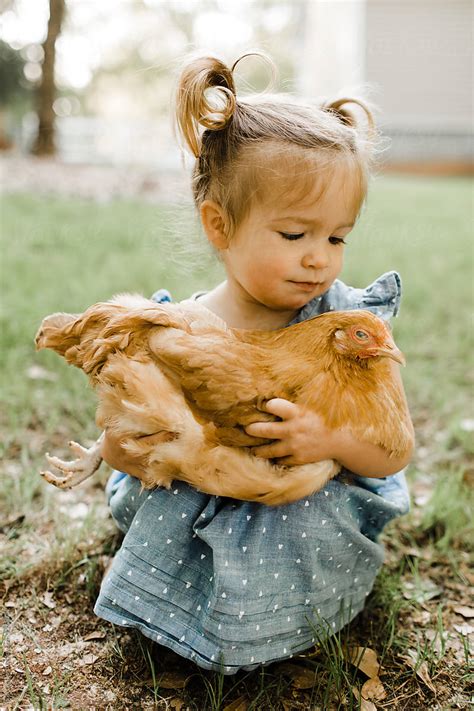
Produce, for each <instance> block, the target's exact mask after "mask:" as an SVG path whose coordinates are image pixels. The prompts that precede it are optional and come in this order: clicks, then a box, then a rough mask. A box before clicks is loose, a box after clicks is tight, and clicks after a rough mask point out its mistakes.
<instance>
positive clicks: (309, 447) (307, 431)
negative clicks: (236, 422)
mask: <svg viewBox="0 0 474 711" xmlns="http://www.w3.org/2000/svg"><path fill="white" fill-rule="evenodd" d="M265 409H266V411H267V412H270V413H272V414H273V415H277V417H280V418H281V422H254V423H253V424H251V425H247V427H246V428H245V431H246V432H247V434H249V435H252V436H253V437H263V438H267V439H274V440H276V441H275V442H274V443H272V444H263V445H261V446H259V447H254V448H253V449H252V454H254V455H255V456H257V457H264V458H265V459H278V464H285V465H291V466H294V465H299V464H309V463H310V462H321V461H323V460H324V459H335V451H334V432H333V431H331V430H329V429H328V428H327V427H326V426H325V424H324V422H323V420H322V418H321V417H319V415H317V414H316V413H315V412H312V411H311V410H307V409H306V408H304V407H302V406H301V405H295V404H294V403H293V402H290V401H289V400H284V399H283V398H274V399H273V400H268V402H267V403H266V405H265Z"/></svg>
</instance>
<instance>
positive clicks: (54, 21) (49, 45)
mask: <svg viewBox="0 0 474 711" xmlns="http://www.w3.org/2000/svg"><path fill="white" fill-rule="evenodd" d="M64 12H65V0H49V22H48V34H47V36H46V39H45V41H44V43H43V51H44V59H43V72H42V76H41V81H40V84H39V86H38V93H37V112H38V121H39V124H38V135H37V137H36V140H35V143H34V145H33V148H32V151H31V152H32V153H33V154H34V155H37V156H46V155H53V154H54V153H55V151H56V147H55V143H54V110H53V102H54V97H55V94H56V85H55V82H54V62H55V58H56V39H57V38H58V35H59V33H60V32H61V24H62V21H63V17H64Z"/></svg>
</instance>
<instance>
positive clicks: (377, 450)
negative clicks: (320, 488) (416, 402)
mask: <svg viewBox="0 0 474 711" xmlns="http://www.w3.org/2000/svg"><path fill="white" fill-rule="evenodd" d="M266 410H268V412H271V413H272V414H274V415H277V416H278V417H280V418H281V420H282V421H281V422H256V423H254V424H252V425H248V426H247V427H246V428H245V431H246V432H247V434H250V435H253V436H254V437H267V438H268V439H275V440H276V441H275V442H274V443H272V444H269V445H262V446H260V447H255V448H254V449H253V450H252V451H253V453H254V454H255V455H256V456H257V457H264V458H265V459H278V463H279V464H286V465H299V464H309V463H311V462H320V461H323V460H325V459H334V460H335V461H336V462H339V464H341V465H342V466H343V467H345V468H346V469H349V470H350V471H351V472H354V474H359V475H360V476H366V477H374V478H381V477H385V476H389V475H390V474H395V473H396V472H398V471H400V470H401V469H403V468H404V467H405V466H406V465H407V464H408V463H409V461H410V459H411V456H412V452H413V442H414V435H413V426H412V424H411V421H410V423H409V426H410V429H411V433H412V442H411V446H410V447H409V451H407V452H406V454H405V455H404V456H403V457H390V456H389V455H388V452H387V451H386V450H384V449H382V447H378V446H377V445H374V444H370V443H368V442H363V441H360V440H358V439H356V438H355V437H354V435H353V434H352V433H351V432H350V431H349V430H346V429H340V430H330V429H328V428H327V427H326V426H325V424H324V422H323V420H322V418H321V417H319V415H317V414H316V413H314V412H312V411H310V410H307V409H305V408H303V407H301V406H299V405H295V404H294V403H292V402H289V401H288V400H284V399H283V398H275V399H273V400H269V401H268V402H267V403H266Z"/></svg>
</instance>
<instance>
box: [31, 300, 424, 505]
mask: <svg viewBox="0 0 474 711" xmlns="http://www.w3.org/2000/svg"><path fill="white" fill-rule="evenodd" d="M36 346H37V348H38V349H41V348H51V349H53V350H55V351H56V352H57V353H59V354H60V355H62V356H63V357H64V358H65V359H66V360H67V361H68V362H69V363H72V364H73V365H76V366H77V367H79V368H81V369H82V370H83V371H84V372H85V373H87V375H88V376H89V378H90V381H91V383H92V385H93V387H94V388H95V390H96V391H97V394H98V398H99V406H98V410H97V418H96V420H97V424H98V425H99V426H100V427H101V428H103V429H109V430H111V431H113V432H114V433H115V435H117V436H118V437H119V438H120V440H121V441H122V443H123V446H124V447H125V449H126V450H127V451H129V452H130V453H132V454H134V455H136V456H138V457H140V458H141V459H142V461H144V463H145V464H146V467H144V468H145V469H146V474H144V475H143V478H141V481H142V484H143V486H144V488H153V487H156V486H167V487H169V486H170V485H171V482H172V481H173V479H179V480H182V481H186V482H187V483H189V484H191V485H192V486H195V487H196V488H198V489H200V490H201V491H204V492H207V493H209V494H215V495H220V496H228V497H233V498H237V499H241V500H248V501H258V502H261V503H265V504H269V505H276V504H283V503H289V502H291V501H295V500H297V499H300V498H302V497H304V496H309V495H310V494H312V493H314V492H315V491H317V490H318V489H320V488H321V487H322V486H324V484H325V483H326V482H327V481H328V480H329V479H330V478H332V477H333V476H335V475H336V474H337V473H338V472H339V471H340V466H339V465H338V464H337V463H336V462H334V461H325V462H318V463H313V464H305V465H300V466H282V465H278V464H275V463H272V462H271V461H269V460H264V459H259V458H257V457H255V456H253V455H252V454H251V453H250V451H249V449H248V447H251V446H256V445H258V444H263V443H266V442H268V440H264V439H259V438H255V437H251V436H250V435H247V434H246V433H245V430H244V428H245V427H246V426H247V425H248V424H250V423H252V422H261V421H264V420H274V419H276V418H275V417H274V416H273V415H271V414H269V413H268V412H265V411H264V409H263V408H264V404H265V402H266V401H268V400H270V399H272V398H275V397H281V398H285V399H287V400H290V401H292V402H295V403H298V404H301V405H304V406H306V407H307V408H310V409H312V410H314V411H315V412H316V413H317V414H319V415H320V416H321V417H322V418H323V420H324V422H325V423H326V425H327V426H328V427H330V428H341V427H346V428H349V429H350V430H351V432H352V433H353V435H354V436H355V437H357V438H359V439H360V440H364V441H367V442H370V443H372V444H375V445H378V446H380V447H382V448H383V449H384V450H386V451H387V453H388V454H389V455H391V456H399V455H403V454H404V453H406V452H408V451H409V449H410V448H411V445H412V430H411V421H410V416H409V413H408V409H407V404H406V400H405V396H404V393H403V389H402V387H401V385H400V381H399V379H398V378H396V377H395V376H394V371H393V368H392V367H391V364H390V360H394V361H398V362H404V359H403V355H402V354H401V352H400V351H399V350H398V348H397V347H396V345H395V343H394V341H393V338H392V336H391V333H390V331H389V329H388V327H387V325H386V324H385V323H384V322H383V321H382V320H381V319H379V318H378V317H376V316H374V315H373V314H372V313H370V312H368V311H340V312H329V313H325V314H322V315H320V316H317V317H314V318H312V319H308V320H307V321H303V322H301V323H299V324H296V325H293V326H289V327H287V328H283V329H279V330H277V331H247V330H237V329H231V328H228V327H227V326H226V324H225V323H224V322H223V321H221V320H220V319H219V318H218V317H217V316H215V315H214V314H213V313H212V312H210V311H209V310H208V309H206V308H205V307H203V306H201V305H200V304H199V303H198V302H196V301H185V302H182V303H181V304H169V303H166V304H156V303H154V302H152V301H148V300H146V299H144V298H142V297H140V296H137V295H127V294H124V295H119V296H117V297H115V298H114V299H113V300H112V301H110V302H105V303H99V304H96V305H94V306H92V307H90V308H89V309H87V311H85V312H84V314H82V315H79V316H78V315H70V314H53V315H52V316H48V317H47V318H45V319H44V321H43V323H42V325H41V327H40V329H39V331H38V333H37V336H36ZM157 432H162V433H164V434H165V435H166V436H165V437H164V439H165V440H166V441H164V442H163V443H162V444H159V445H156V444H155V445H153V446H150V445H149V444H147V442H146V440H145V441H144V440H143V437H145V436H146V435H150V434H154V433H157ZM71 447H72V449H73V451H74V452H75V453H76V454H77V455H78V458H77V459H76V460H75V461H74V462H65V461H63V460H60V459H58V458H57V457H49V455H47V457H48V461H49V463H50V464H51V465H52V466H54V467H56V468H57V469H59V470H60V471H61V472H62V474H63V476H60V477H58V476H57V475H55V474H52V473H51V472H43V476H44V477H45V478H46V480H47V481H49V482H50V483H52V484H55V485H56V486H60V487H70V486H74V485H75V484H77V483H79V482H80V481H82V480H83V479H85V478H86V477H87V476H89V475H90V474H92V473H93V471H95V469H97V467H98V466H99V465H100V461H101V457H100V440H99V441H98V442H97V443H96V445H95V446H94V447H92V448H91V449H90V450H86V449H85V448H83V447H81V446H80V445H77V444H76V443H71Z"/></svg>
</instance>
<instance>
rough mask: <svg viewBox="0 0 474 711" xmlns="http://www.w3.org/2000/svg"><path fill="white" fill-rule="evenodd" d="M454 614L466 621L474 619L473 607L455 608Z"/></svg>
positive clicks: (461, 606)
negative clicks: (464, 618)
mask: <svg viewBox="0 0 474 711" xmlns="http://www.w3.org/2000/svg"><path fill="white" fill-rule="evenodd" d="M454 612H457V613H458V615H462V616H463V617H466V618H467V619H470V618H471V617H474V607H467V606H466V605H458V606H457V607H455V608H454Z"/></svg>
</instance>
